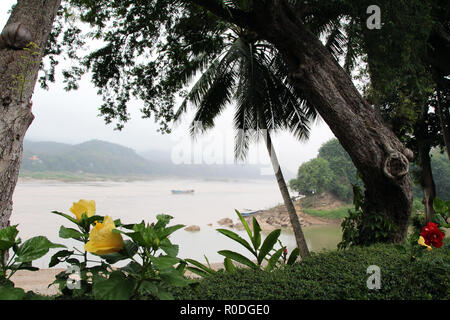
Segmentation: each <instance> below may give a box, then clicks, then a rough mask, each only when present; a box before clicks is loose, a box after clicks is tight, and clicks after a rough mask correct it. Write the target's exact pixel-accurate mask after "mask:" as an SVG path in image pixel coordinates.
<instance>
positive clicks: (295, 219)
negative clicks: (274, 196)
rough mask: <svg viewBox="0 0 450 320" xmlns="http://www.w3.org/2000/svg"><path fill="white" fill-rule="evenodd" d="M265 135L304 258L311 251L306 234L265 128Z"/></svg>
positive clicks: (279, 185)
mask: <svg viewBox="0 0 450 320" xmlns="http://www.w3.org/2000/svg"><path fill="white" fill-rule="evenodd" d="M263 136H264V141H265V143H266V147H267V151H268V152H269V156H270V161H271V163H272V167H273V170H274V171H275V177H276V179H277V182H278V187H279V188H280V192H281V195H282V196H283V202H284V205H285V206H286V209H287V212H288V214H289V220H290V221H291V225H292V229H293V230H294V235H295V241H296V242H297V247H298V248H299V250H300V256H301V257H302V258H305V257H308V256H309V255H310V253H309V250H308V245H307V244H306V240H305V235H304V234H303V230H302V226H301V224H300V221H299V219H298V215H297V212H296V210H295V207H294V204H293V203H292V199H291V196H290V194H289V190H288V188H287V185H286V181H285V180H284V177H283V172H282V171H281V167H280V163H279V162H278V158H277V155H276V153H275V149H274V147H273V145H272V139H271V138H270V134H269V131H268V130H265V132H263Z"/></svg>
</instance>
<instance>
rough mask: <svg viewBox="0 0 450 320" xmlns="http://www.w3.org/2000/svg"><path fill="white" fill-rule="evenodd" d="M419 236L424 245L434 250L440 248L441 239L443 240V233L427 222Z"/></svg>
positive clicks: (436, 226)
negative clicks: (423, 240) (422, 239)
mask: <svg viewBox="0 0 450 320" xmlns="http://www.w3.org/2000/svg"><path fill="white" fill-rule="evenodd" d="M420 235H421V236H422V237H423V238H424V239H425V244H427V245H429V246H430V245H431V246H433V247H435V248H440V247H441V246H442V239H444V236H445V235H444V233H443V232H442V231H441V230H439V228H438V225H437V224H436V223H433V222H428V224H427V225H426V226H425V227H423V229H422V232H420Z"/></svg>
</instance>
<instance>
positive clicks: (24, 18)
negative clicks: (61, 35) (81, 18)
mask: <svg viewBox="0 0 450 320" xmlns="http://www.w3.org/2000/svg"><path fill="white" fill-rule="evenodd" d="M59 5H60V0H18V2H17V5H16V6H15V8H14V10H13V11H12V14H11V16H10V18H9V20H8V23H7V24H6V27H8V26H11V25H12V24H13V23H21V24H22V26H23V27H25V28H26V29H28V30H29V32H30V33H31V41H32V42H33V43H35V44H37V45H38V46H39V48H38V49H36V52H37V53H38V54H37V55H36V56H33V57H32V55H31V54H30V53H29V52H27V51H24V50H21V49H10V48H9V47H6V48H0V228H4V227H6V226H8V225H9V218H10V216H11V212H12V195H13V192H14V189H15V187H16V183H17V179H18V175H19V167H20V163H21V160H22V149H23V146H22V145H23V139H24V136H25V133H26V131H27V129H28V127H29V126H30V124H31V122H32V121H33V119H34V116H33V114H32V112H31V97H32V94H33V90H34V86H35V84H36V81H37V76H38V71H39V66H40V61H41V59H42V55H43V52H44V49H45V46H46V43H47V39H48V36H49V34H50V31H51V29H52V24H53V20H54V18H55V16H56V13H57V11H58V8H59ZM6 27H5V28H6ZM3 46H4V45H3ZM31 57H32V58H33V60H36V62H31V61H30V60H29V59H31Z"/></svg>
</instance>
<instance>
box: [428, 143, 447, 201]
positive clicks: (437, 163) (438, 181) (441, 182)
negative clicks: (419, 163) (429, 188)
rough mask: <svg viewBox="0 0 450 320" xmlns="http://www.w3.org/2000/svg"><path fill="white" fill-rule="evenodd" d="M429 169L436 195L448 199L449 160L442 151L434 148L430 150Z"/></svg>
mask: <svg viewBox="0 0 450 320" xmlns="http://www.w3.org/2000/svg"><path fill="white" fill-rule="evenodd" d="M431 156H432V158H431V169H432V171H433V179H434V183H435V185H436V196H437V197H439V198H441V199H445V200H450V179H449V178H448V177H450V161H449V160H448V158H447V156H446V155H445V154H443V153H440V152H438V150H434V151H432V152H431Z"/></svg>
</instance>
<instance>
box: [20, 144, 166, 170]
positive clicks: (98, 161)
mask: <svg viewBox="0 0 450 320" xmlns="http://www.w3.org/2000/svg"><path fill="white" fill-rule="evenodd" d="M157 167H158V166H157V165H156V164H155V163H152V162H151V161H149V160H147V159H144V158H143V157H141V156H139V155H137V154H136V152H135V151H134V150H132V149H130V148H126V147H123V146H120V145H118V144H114V143H109V142H104V141H99V140H91V141H88V142H84V143H80V144H76V145H70V144H64V143H56V142H31V141H25V142H24V153H23V160H22V166H21V170H25V171H32V172H36V171H41V172H42V171H45V172H77V173H92V174H111V175H136V174H157V173H158V168H157Z"/></svg>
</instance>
